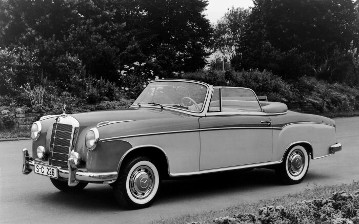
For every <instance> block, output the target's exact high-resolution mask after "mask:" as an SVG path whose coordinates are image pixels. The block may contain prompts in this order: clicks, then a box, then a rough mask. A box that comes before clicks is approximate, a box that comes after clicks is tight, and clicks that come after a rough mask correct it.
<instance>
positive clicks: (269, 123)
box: [261, 121, 272, 126]
mask: <svg viewBox="0 0 359 224" xmlns="http://www.w3.org/2000/svg"><path fill="white" fill-rule="evenodd" d="M261 124H266V125H268V126H270V125H271V124H272V122H270V121H261Z"/></svg>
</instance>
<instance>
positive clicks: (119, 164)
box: [117, 145, 170, 174]
mask: <svg viewBox="0 0 359 224" xmlns="http://www.w3.org/2000/svg"><path fill="white" fill-rule="evenodd" d="M146 147H151V148H156V149H159V150H160V151H162V153H163V154H164V155H165V157H166V162H167V167H168V170H167V172H168V174H169V173H170V163H169V162H168V161H169V160H168V156H167V154H166V153H165V150H163V149H162V148H161V147H159V146H156V145H139V146H136V147H133V148H131V149H129V150H127V151H126V153H125V154H123V156H122V157H121V159H120V162H119V163H118V166H117V172H118V173H119V172H120V167H121V165H122V162H123V160H124V159H125V158H126V156H127V155H128V154H129V153H130V152H132V151H134V150H136V149H141V148H146Z"/></svg>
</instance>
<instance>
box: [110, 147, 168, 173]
mask: <svg viewBox="0 0 359 224" xmlns="http://www.w3.org/2000/svg"><path fill="white" fill-rule="evenodd" d="M139 156H145V157H148V158H149V159H152V160H153V161H154V162H155V163H156V165H157V166H159V167H158V169H159V172H160V175H161V176H162V177H164V178H167V177H169V174H170V169H169V161H168V157H167V155H166V153H165V152H164V150H163V149H162V148H161V147H159V146H155V145H141V146H136V147H133V148H131V149H129V150H128V151H127V152H126V153H125V154H124V155H123V156H122V157H121V159H120V161H119V163H118V166H117V172H120V170H121V168H123V166H124V165H125V164H126V163H127V162H128V161H130V160H131V159H133V158H135V157H139Z"/></svg>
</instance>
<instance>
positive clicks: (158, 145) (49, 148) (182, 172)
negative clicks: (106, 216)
mask: <svg viewBox="0 0 359 224" xmlns="http://www.w3.org/2000/svg"><path fill="white" fill-rule="evenodd" d="M31 138H32V140H33V143H32V150H31V151H32V157H31V156H30V154H29V152H28V150H27V149H23V169H22V172H23V173H24V174H29V173H30V172H31V171H34V172H35V173H36V174H40V175H44V176H47V177H49V178H50V180H51V182H52V184H53V185H54V186H55V187H56V188H58V189H60V190H61V191H66V192H76V191H80V190H82V189H83V188H84V187H85V186H86V185H87V184H88V183H104V184H111V186H113V190H114V195H115V198H116V200H117V201H118V202H119V203H120V204H121V205H123V206H125V207H127V208H142V207H146V206H149V205H150V204H151V203H152V202H153V200H154V199H155V196H156V194H157V193H158V189H159V186H160V182H161V180H163V179H166V178H170V177H179V176H190V175H197V174H205V173H213V172H219V171H228V170H235V169H247V168H256V167H268V168H274V169H275V170H276V172H277V173H278V175H279V176H280V177H281V180H282V181H283V182H284V183H287V184H295V183H299V182H301V181H302V180H303V178H304V177H305V175H306V173H307V171H308V168H309V161H310V160H311V159H318V158H322V157H325V156H328V155H331V154H334V153H335V152H337V151H340V150H341V148H342V146H341V144H340V143H337V141H336V138H335V123H334V121H333V120H331V119H329V118H326V117H322V116H317V115H309V114H301V113H296V112H293V111H288V109H287V106H286V105H285V104H283V103H277V102H266V101H263V102H262V101H258V98H257V96H256V94H255V93H254V92H253V91H252V90H251V89H248V88H242V87H219V86H212V85H209V84H206V83H203V82H197V81H188V80H157V81H153V82H151V83H150V84H149V85H148V86H147V87H146V88H145V89H144V91H143V92H142V93H141V95H140V96H139V97H138V98H137V100H136V101H135V102H134V103H133V105H132V106H131V107H130V108H129V109H128V110H117V111H100V112H91V113H81V114H66V113H63V114H61V115H53V116H44V117H42V118H41V119H40V120H39V121H36V122H35V123H34V124H33V125H32V128H31Z"/></svg>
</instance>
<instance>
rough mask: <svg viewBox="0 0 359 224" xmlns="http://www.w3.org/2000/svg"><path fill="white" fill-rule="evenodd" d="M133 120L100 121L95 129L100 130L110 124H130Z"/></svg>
mask: <svg viewBox="0 0 359 224" xmlns="http://www.w3.org/2000/svg"><path fill="white" fill-rule="evenodd" d="M131 121H135V120H123V121H101V122H100V123H98V124H97V125H96V127H98V128H100V127H103V126H107V125H111V124H117V123H125V122H131Z"/></svg>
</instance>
